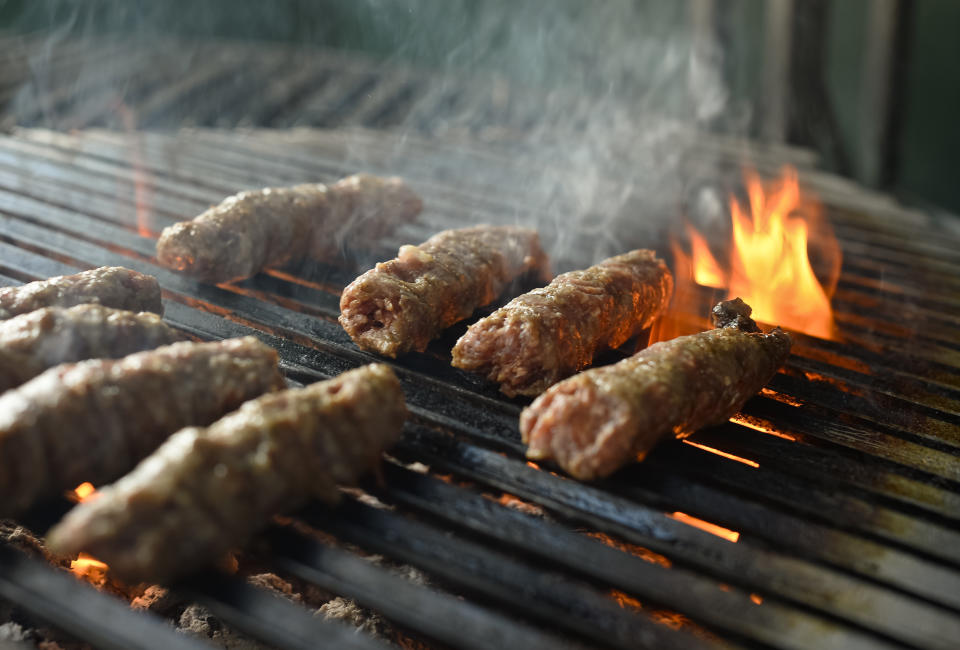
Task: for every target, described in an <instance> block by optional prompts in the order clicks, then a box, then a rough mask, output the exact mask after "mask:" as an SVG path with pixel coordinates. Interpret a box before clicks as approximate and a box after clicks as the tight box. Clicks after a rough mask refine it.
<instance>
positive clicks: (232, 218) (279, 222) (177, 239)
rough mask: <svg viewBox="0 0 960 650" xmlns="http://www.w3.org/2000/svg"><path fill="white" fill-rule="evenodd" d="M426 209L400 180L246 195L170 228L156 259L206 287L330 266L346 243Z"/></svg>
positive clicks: (360, 177)
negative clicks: (296, 266)
mask: <svg viewBox="0 0 960 650" xmlns="http://www.w3.org/2000/svg"><path fill="white" fill-rule="evenodd" d="M422 207H423V203H422V202H421V200H420V198H419V197H418V196H417V195H416V194H414V193H413V191H412V190H411V189H410V188H409V187H407V185H406V184H405V183H404V182H403V181H402V180H401V179H399V178H379V177H377V176H370V175H367V174H357V175H355V176H349V177H347V178H344V179H342V180H340V181H338V182H337V183H334V184H333V185H331V186H330V187H327V186H326V185H322V184H320V183H313V184H305V185H297V186H295V187H280V188H267V189H262V190H255V191H250V192H241V193H239V194H236V195H234V196H231V197H229V198H227V199H224V201H223V202H222V203H220V204H219V205H217V206H214V207H212V208H210V209H209V210H207V211H206V212H204V213H203V214H201V215H200V216H198V217H196V218H195V219H193V220H192V221H183V222H180V223H177V224H174V225H172V226H170V227H168V228H165V229H164V231H163V233H162V234H161V235H160V239H159V241H158V242H157V259H158V260H159V262H160V263H161V264H163V265H164V266H167V267H169V268H171V269H174V270H176V271H181V272H183V273H187V274H188V275H192V276H194V277H196V278H197V279H199V280H201V281H203V282H214V283H215V282H228V281H230V280H239V279H243V278H247V277H250V276H251V275H254V274H256V273H257V272H258V271H260V270H262V269H265V268H273V267H278V266H282V265H284V264H287V263H288V262H292V261H296V260H298V259H301V258H303V257H311V258H314V259H317V260H320V261H328V262H329V261H331V260H332V259H333V258H335V257H336V256H338V254H339V251H340V248H341V246H342V245H343V244H344V243H345V242H349V241H350V240H353V239H356V238H359V237H362V238H363V239H364V240H366V239H377V238H379V237H381V236H383V235H385V234H387V233H388V232H390V231H392V230H393V229H394V228H396V227H397V226H398V225H401V224H403V223H406V222H408V221H411V220H412V219H413V218H414V217H416V216H417V215H418V214H419V213H420V210H421V209H422Z"/></svg>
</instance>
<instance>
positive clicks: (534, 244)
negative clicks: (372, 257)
mask: <svg viewBox="0 0 960 650" xmlns="http://www.w3.org/2000/svg"><path fill="white" fill-rule="evenodd" d="M528 272H536V273H537V274H538V275H539V276H540V277H541V278H542V279H543V280H544V281H545V280H546V279H547V274H548V264H547V257H546V254H544V252H543V250H542V249H541V248H540V238H539V237H538V236H537V233H536V232H535V231H533V230H530V229H528V228H515V227H511V226H477V227H474V228H463V229H460V230H445V231H443V232H441V233H438V234H436V235H434V236H433V237H431V238H430V239H428V240H427V241H426V242H424V243H423V244H420V245H419V246H403V247H401V248H400V252H399V253H398V256H397V257H396V258H395V259H392V260H390V261H389V262H383V263H380V264H377V266H376V268H374V269H371V270H369V271H367V272H366V273H364V274H363V275H361V276H360V277H359V278H357V279H356V280H354V281H353V282H351V283H350V285H349V286H347V288H346V289H344V290H343V294H342V295H341V297H340V325H342V326H343V329H345V330H346V331H347V333H348V334H349V335H350V338H352V339H353V340H354V342H355V343H356V344H357V345H359V346H360V347H362V348H364V349H366V350H371V351H373V352H378V353H380V354H383V355H385V356H388V357H396V356H397V355H398V354H404V353H406V352H409V351H410V350H417V351H420V352H422V351H423V350H425V349H426V347H427V344H428V343H429V342H430V341H431V340H432V339H434V338H435V337H436V336H437V335H439V334H440V332H442V331H443V330H444V328H446V327H449V326H450V325H453V324H454V323H456V322H457V321H460V320H463V319H464V318H466V317H468V316H469V315H470V314H472V313H473V311H474V310H475V309H476V308H477V307H481V306H483V305H486V304H488V303H490V302H492V301H493V300H494V299H495V298H496V297H497V296H499V295H500V294H501V293H502V292H503V290H504V289H505V288H506V287H507V285H508V284H509V283H510V282H511V281H513V280H514V279H516V278H518V277H520V276H521V275H523V274H525V273H528Z"/></svg>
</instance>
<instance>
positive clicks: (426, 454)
mask: <svg viewBox="0 0 960 650" xmlns="http://www.w3.org/2000/svg"><path fill="white" fill-rule="evenodd" d="M410 437H411V436H410V435H409V434H408V436H407V441H406V442H404V443H402V444H401V449H402V450H403V451H404V452H405V451H406V450H410V452H411V456H410V458H420V459H423V460H424V461H426V462H427V463H428V464H430V465H431V466H434V467H437V468H440V469H441V470H443V471H449V472H454V473H456V474H457V475H460V476H464V477H467V478H469V479H470V480H475V481H477V482H480V483H483V484H486V485H490V486H492V487H495V488H497V489H502V490H506V491H507V492H509V493H511V494H514V495H517V496H520V497H522V498H524V499H529V500H531V501H533V502H534V503H537V504H540V505H542V506H545V507H547V508H549V509H550V510H551V511H556V512H560V513H563V514H564V515H566V516H567V517H569V519H570V520H572V521H578V522H582V523H583V524H585V525H588V526H590V527H592V528H595V529H597V530H600V531H603V532H607V533H610V534H613V535H617V536H619V537H621V538H623V539H625V540H626V541H629V542H631V543H634V544H638V545H641V546H644V547H646V548H649V549H651V550H653V551H655V552H657V553H662V554H664V555H667V556H668V557H670V558H671V559H673V560H675V561H676V562H677V564H678V565H679V564H680V563H681V562H682V563H683V564H684V565H685V566H690V567H695V568H696V569H697V570H699V571H701V572H703V573H709V574H711V575H714V576H715V577H716V578H718V579H720V580H722V581H724V582H729V583H730V584H733V585H743V586H744V588H745V589H750V590H756V589H758V588H759V589H760V590H761V592H764V591H765V592H766V593H769V594H772V595H775V596H778V597H780V598H783V599H784V600H786V601H789V602H791V603H792V604H795V605H800V606H806V607H810V608H812V609H813V610H814V611H817V612H818V613H819V614H821V615H829V616H842V617H843V619H844V620H845V621H847V622H850V623H858V624H860V625H863V626H864V628H865V629H872V630H880V631H882V632H883V633H885V634H889V635H891V636H892V637H894V638H898V639H899V640H900V642H906V643H916V644H919V645H921V646H926V645H942V644H944V643H946V641H947V637H943V638H941V639H939V640H938V639H935V638H930V637H928V636H927V634H928V633H929V632H930V631H932V630H933V631H935V632H934V634H937V633H939V632H941V631H943V630H944V629H946V628H945V627H943V625H946V626H947V627H949V626H951V625H952V623H949V621H956V617H955V616H952V615H948V614H946V613H945V612H943V611H941V612H940V613H939V614H933V620H929V621H927V622H925V623H923V624H920V625H917V623H918V621H916V620H914V619H913V618H912V614H908V613H907V610H910V611H912V612H913V613H916V614H919V613H920V612H921V611H922V612H925V614H926V615H931V610H930V609H927V608H917V607H916V605H914V604H912V603H913V601H912V600H911V599H909V598H902V597H900V596H899V595H894V594H892V593H891V592H886V591H884V592H882V593H881V592H877V591H876V590H875V589H874V588H873V587H872V586H871V585H870V584H869V583H866V582H861V581H859V580H855V579H853V578H851V577H848V576H845V575H841V574H839V573H836V572H834V571H831V570H829V569H826V568H824V567H820V566H814V565H810V564H806V563H803V562H799V561H797V560H795V559H793V558H789V557H786V556H781V555H779V554H777V555H774V554H772V553H768V552H766V551H762V550H760V549H758V548H756V547H751V548H750V549H749V550H745V549H742V548H740V547H739V546H738V545H736V544H725V545H722V546H719V545H717V544H715V543H711V542H712V541H713V540H712V536H711V535H710V534H709V533H702V534H700V533H699V531H695V533H696V534H692V533H690V532H689V531H686V530H682V528H684V525H683V524H680V523H679V522H674V521H673V520H671V519H669V518H667V517H664V516H663V515H661V514H660V513H658V512H655V511H653V510H649V509H647V508H646V507H644V506H642V505H640V504H637V503H634V502H630V501H627V500H625V499H622V498H619V497H613V496H612V495H611V494H609V493H606V492H598V493H592V490H584V489H582V487H579V486H578V487H577V488H576V489H574V488H572V487H570V486H569V485H564V483H569V481H563V479H558V478H555V477H551V476H550V475H549V474H546V475H544V473H543V472H539V471H532V470H530V469H529V468H527V467H526V465H523V464H516V462H515V461H514V462H511V461H510V460H509V459H505V458H502V457H501V456H499V455H497V454H492V453H490V452H488V451H486V450H482V449H480V448H477V447H473V446H472V445H466V444H463V443H452V442H443V443H440V444H439V446H438V443H437V441H436V440H431V441H429V442H427V443H426V444H423V443H422V442H421V440H420V439H417V440H416V442H410ZM438 448H439V449H440V451H439V452H438V451H435V450H436V449H438ZM451 459H452V460H451ZM555 480H561V481H563V482H561V483H553V481H555ZM776 576H780V577H781V579H782V577H784V576H790V582H791V585H790V589H788V590H783V589H782V585H779V584H778V578H777V577H776ZM758 585H763V587H758ZM854 585H856V586H854ZM854 594H857V596H855V595H854ZM865 594H870V596H869V597H867V599H868V600H869V601H870V604H869V605H867V604H866V603H865V602H854V601H855V600H856V598H857V597H861V596H862V597H866V596H865ZM848 597H849V598H853V599H854V601H845V598H848ZM893 619H898V620H897V621H896V622H894V621H893Z"/></svg>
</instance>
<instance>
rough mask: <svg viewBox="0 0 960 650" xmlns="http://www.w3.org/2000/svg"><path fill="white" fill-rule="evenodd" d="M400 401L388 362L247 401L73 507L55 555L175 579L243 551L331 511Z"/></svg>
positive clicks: (378, 444) (177, 438)
mask: <svg viewBox="0 0 960 650" xmlns="http://www.w3.org/2000/svg"><path fill="white" fill-rule="evenodd" d="M406 415H407V411H406V407H405V405H404V400H403V393H402V391H401V390H400V382H399V381H398V380H397V377H396V375H394V374H393V371H392V370H390V369H389V368H388V367H387V366H385V365H382V364H374V365H369V366H365V367H362V368H358V369H356V370H351V371H349V372H346V373H344V374H342V375H340V376H339V377H337V378H335V379H332V380H330V381H325V382H320V383H316V384H313V385H311V386H308V387H306V388H302V389H292V390H287V391H284V392H281V393H274V394H271V395H266V396H264V397H261V398H259V399H257V400H254V401H251V402H247V403H246V404H244V405H243V406H242V407H241V408H240V410H238V411H236V412H234V413H231V414H229V415H227V416H225V417H223V418H222V419H220V420H219V421H217V422H216V423H214V424H213V425H211V426H210V427H208V428H206V429H200V428H196V427H189V428H186V429H183V430H181V431H179V432H178V433H176V434H174V435H173V436H171V437H170V439H169V440H167V442H165V443H164V444H163V445H162V446H161V447H160V448H159V449H157V451H156V452H154V453H153V455H151V456H150V457H149V458H147V459H146V460H144V461H143V462H142V463H140V465H139V466H137V468H136V469H134V470H133V471H132V472H131V473H130V474H128V475H127V476H125V477H123V478H122V479H120V480H119V481H118V482H117V483H115V484H114V485H111V486H108V487H106V488H104V489H103V490H102V491H101V492H100V493H99V494H98V495H97V496H96V498H94V499H92V500H90V501H87V502H85V503H83V504H81V505H79V506H77V507H76V508H75V509H74V510H73V511H71V512H70V513H69V514H68V515H67V516H66V518H65V519H64V520H63V521H62V522H61V523H60V524H59V525H57V526H56V527H55V528H54V529H53V530H52V531H51V532H50V534H49V536H48V538H47V542H48V544H49V546H50V548H52V549H55V550H56V551H57V552H60V553H64V554H75V553H78V552H80V551H85V552H87V553H90V554H92V555H93V556H94V557H96V558H98V559H100V560H103V561H105V562H107V563H108V564H109V565H110V571H111V573H113V574H114V575H116V576H118V577H120V578H122V579H125V580H128V581H131V582H136V581H151V582H169V581H170V580H173V579H174V578H176V577H178V576H181V575H183V574H185V573H188V572H190V571H192V570H194V569H197V568H199V567H201V566H203V565H204V564H207V563H209V562H211V561H213V560H215V559H217V558H218V557H219V556H220V555H222V554H223V553H224V552H226V551H227V550H228V549H230V548H232V547H235V546H237V545H240V544H242V543H243V542H244V541H245V540H246V539H247V538H249V537H250V535H251V534H253V533H254V532H255V531H256V530H257V529H259V528H262V527H263V526H265V525H266V524H267V523H268V521H269V518H270V517H271V516H273V515H275V514H278V513H281V512H284V511H288V510H291V509H293V508H296V507H298V506H300V505H302V504H303V503H305V502H306V501H308V500H309V499H311V498H318V499H320V500H322V501H325V502H327V503H335V502H336V501H337V500H338V498H339V493H338V492H337V489H336V484H338V483H340V484H344V483H346V484H350V483H355V482H356V480H357V479H358V478H359V477H360V476H361V475H362V474H364V473H366V472H367V471H369V470H370V469H372V468H373V467H375V466H376V464H377V463H378V462H379V460H380V454H381V452H382V451H383V450H384V449H386V448H387V447H389V446H390V445H392V444H393V443H394V442H396V441H397V439H398V438H399V437H400V430H401V428H402V426H403V421H404V419H405V418H406Z"/></svg>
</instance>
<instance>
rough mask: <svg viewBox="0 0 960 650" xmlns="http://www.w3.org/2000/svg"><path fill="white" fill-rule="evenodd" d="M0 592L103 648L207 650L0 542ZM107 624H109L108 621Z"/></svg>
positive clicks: (156, 620)
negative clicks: (0, 544)
mask: <svg viewBox="0 0 960 650" xmlns="http://www.w3.org/2000/svg"><path fill="white" fill-rule="evenodd" d="M0 596H2V597H3V598H4V599H6V600H9V601H11V602H13V603H16V604H17V606H18V607H21V608H23V609H24V610H26V611H28V612H30V613H31V614H32V615H34V616H36V617H37V618H40V619H42V620H45V621H47V622H49V623H51V624H53V625H55V626H57V627H59V628H61V629H63V630H66V631H67V632H70V633H71V634H75V635H77V636H78V637H80V638H83V639H86V640H87V641H89V642H90V643H93V644H95V645H96V646H97V647H100V648H113V649H115V650H130V649H133V648H137V649H139V648H143V649H144V650H147V649H150V650H167V649H170V650H203V648H206V647H207V646H205V645H204V644H202V643H199V642H197V641H194V640H193V639H191V638H189V637H186V636H184V635H182V634H178V633H177V632H176V631H174V630H173V629H171V628H170V627H168V626H167V625H166V624H165V623H164V622H163V621H161V620H160V619H158V618H157V617H155V616H153V615H152V614H141V613H136V612H133V611H132V610H131V609H130V607H129V605H127V603H124V602H122V601H121V600H119V599H116V598H113V597H110V596H107V595H105V594H101V593H99V592H97V591H95V590H94V589H91V588H90V587H89V586H86V585H84V584H82V583H79V582H77V581H76V580H74V579H73V578H72V577H70V576H68V575H66V574H64V573H63V572H61V571H58V570H56V569H54V568H52V567H51V566H50V565H48V564H47V563H46V562H43V561H41V560H37V559H31V558H28V557H26V556H25V555H23V554H22V553H18V552H16V551H14V550H12V549H9V548H7V547H5V546H0ZM105 623H106V624H105Z"/></svg>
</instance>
